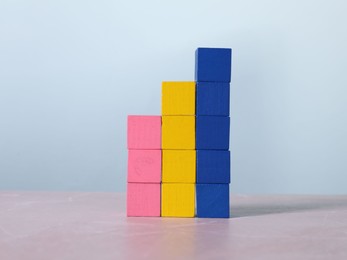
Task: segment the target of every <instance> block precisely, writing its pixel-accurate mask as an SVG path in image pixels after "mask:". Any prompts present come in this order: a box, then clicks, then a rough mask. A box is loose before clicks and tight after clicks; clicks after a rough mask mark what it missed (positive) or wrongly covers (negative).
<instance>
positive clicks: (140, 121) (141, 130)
mask: <svg viewBox="0 0 347 260" xmlns="http://www.w3.org/2000/svg"><path fill="white" fill-rule="evenodd" d="M160 146H161V116H128V149H160Z"/></svg>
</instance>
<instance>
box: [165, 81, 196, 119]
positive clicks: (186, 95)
mask: <svg viewBox="0 0 347 260" xmlns="http://www.w3.org/2000/svg"><path fill="white" fill-rule="evenodd" d="M162 115H174V116H175V115H195V82H194V81H193V82H180V81H173V82H163V83H162Z"/></svg>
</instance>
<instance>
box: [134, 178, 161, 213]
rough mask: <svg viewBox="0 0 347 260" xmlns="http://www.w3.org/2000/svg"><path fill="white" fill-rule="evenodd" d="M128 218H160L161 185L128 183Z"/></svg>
mask: <svg viewBox="0 0 347 260" xmlns="http://www.w3.org/2000/svg"><path fill="white" fill-rule="evenodd" d="M127 215H128V217H160V183H128V189H127Z"/></svg>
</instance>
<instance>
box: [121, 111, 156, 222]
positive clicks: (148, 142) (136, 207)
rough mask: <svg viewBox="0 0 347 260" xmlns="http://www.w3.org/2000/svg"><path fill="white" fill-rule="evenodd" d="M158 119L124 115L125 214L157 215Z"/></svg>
mask: <svg viewBox="0 0 347 260" xmlns="http://www.w3.org/2000/svg"><path fill="white" fill-rule="evenodd" d="M160 183H161V116H128V185H127V215H128V216H142V217H159V216H160V188H161V187H160Z"/></svg>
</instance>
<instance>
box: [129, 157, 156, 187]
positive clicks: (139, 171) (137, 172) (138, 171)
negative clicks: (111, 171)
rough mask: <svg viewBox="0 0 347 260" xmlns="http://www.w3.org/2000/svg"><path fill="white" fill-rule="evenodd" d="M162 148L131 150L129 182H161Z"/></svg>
mask: <svg viewBox="0 0 347 260" xmlns="http://www.w3.org/2000/svg"><path fill="white" fill-rule="evenodd" d="M160 181H161V150H129V151H128V182H147V183H160Z"/></svg>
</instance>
